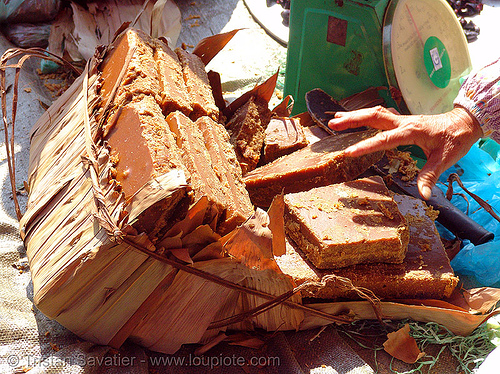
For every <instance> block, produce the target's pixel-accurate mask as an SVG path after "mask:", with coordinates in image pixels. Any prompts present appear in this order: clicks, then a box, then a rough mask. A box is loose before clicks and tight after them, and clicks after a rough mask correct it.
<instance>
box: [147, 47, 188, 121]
mask: <svg viewBox="0 0 500 374" xmlns="http://www.w3.org/2000/svg"><path fill="white" fill-rule="evenodd" d="M155 47H156V48H155V51H154V59H155V61H156V64H157V66H158V72H159V80H160V88H161V91H160V95H161V107H162V109H163V113H165V114H168V113H170V112H175V111H176V110H180V111H181V112H182V113H184V114H185V115H187V116H189V114H190V113H191V112H192V111H193V108H192V107H191V103H190V100H189V97H188V91H187V87H186V84H185V83H184V77H183V75H182V66H181V63H180V61H179V57H177V54H176V53H175V52H174V51H172V50H171V49H170V47H169V46H168V45H166V44H165V43H163V42H162V41H160V40H155Z"/></svg>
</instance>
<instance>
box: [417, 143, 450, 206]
mask: <svg viewBox="0 0 500 374" xmlns="http://www.w3.org/2000/svg"><path fill="white" fill-rule="evenodd" d="M441 165H442V162H441V156H440V155H438V154H437V152H436V153H434V154H432V155H430V156H429V158H428V160H427V162H426V163H425V165H424V167H423V168H422V170H421V171H420V173H419V174H418V177H417V186H418V192H419V193H420V196H422V197H423V198H424V199H425V200H428V199H430V197H431V195H432V188H433V187H434V186H435V185H436V183H437V181H438V178H439V176H440V175H441V173H442V172H443V171H444V170H443V168H442V166H441Z"/></svg>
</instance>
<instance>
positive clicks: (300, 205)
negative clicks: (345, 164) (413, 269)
mask: <svg viewBox="0 0 500 374" xmlns="http://www.w3.org/2000/svg"><path fill="white" fill-rule="evenodd" d="M285 229H286V233H287V235H288V236H289V237H290V238H291V239H292V240H293V241H294V242H295V243H296V244H297V246H298V247H299V248H301V249H302V251H303V252H304V253H305V254H306V256H307V258H308V259H309V260H310V261H311V262H312V263H313V264H314V266H316V267H317V268H320V269H337V268H342V267H346V266H351V265H355V264H362V263H373V262H388V263H401V262H403V259H404V257H405V254H406V249H407V247H408V240H409V233H408V225H407V224H406V221H405V219H404V217H403V216H402V215H401V213H400V212H399V209H398V207H397V204H396V203H395V202H394V200H393V199H392V196H391V195H390V193H389V190H388V189H387V187H386V185H385V183H384V181H383V180H382V178H381V177H379V176H375V177H369V178H362V179H358V180H355V181H350V182H344V183H338V184H331V185H328V186H323V187H317V188H313V189H311V190H308V191H304V192H297V193H291V194H286V195H285Z"/></svg>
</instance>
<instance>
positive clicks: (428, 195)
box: [422, 186, 432, 200]
mask: <svg viewBox="0 0 500 374" xmlns="http://www.w3.org/2000/svg"><path fill="white" fill-rule="evenodd" d="M431 195H432V191H431V189H430V187H429V186H422V197H423V198H424V199H425V200H429V199H430V198H431Z"/></svg>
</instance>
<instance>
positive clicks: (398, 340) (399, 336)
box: [384, 324, 425, 364]
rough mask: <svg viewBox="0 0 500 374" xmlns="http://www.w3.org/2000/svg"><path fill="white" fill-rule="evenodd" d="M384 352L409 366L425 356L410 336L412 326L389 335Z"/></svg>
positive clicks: (405, 326)
mask: <svg viewBox="0 0 500 374" xmlns="http://www.w3.org/2000/svg"><path fill="white" fill-rule="evenodd" d="M387 338H388V339H387V340H386V341H385V343H384V350H385V351H386V352H387V353H389V354H390V355H391V356H392V357H394V358H397V359H398V360H401V361H404V362H406V363H408V364H413V363H415V362H417V360H419V359H420V358H422V357H423V356H425V353H424V352H421V351H420V349H418V347H417V342H416V341H415V339H413V338H412V337H411V336H410V325H408V324H406V325H404V327H402V328H400V329H399V330H398V331H394V332H391V333H389V334H387Z"/></svg>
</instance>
